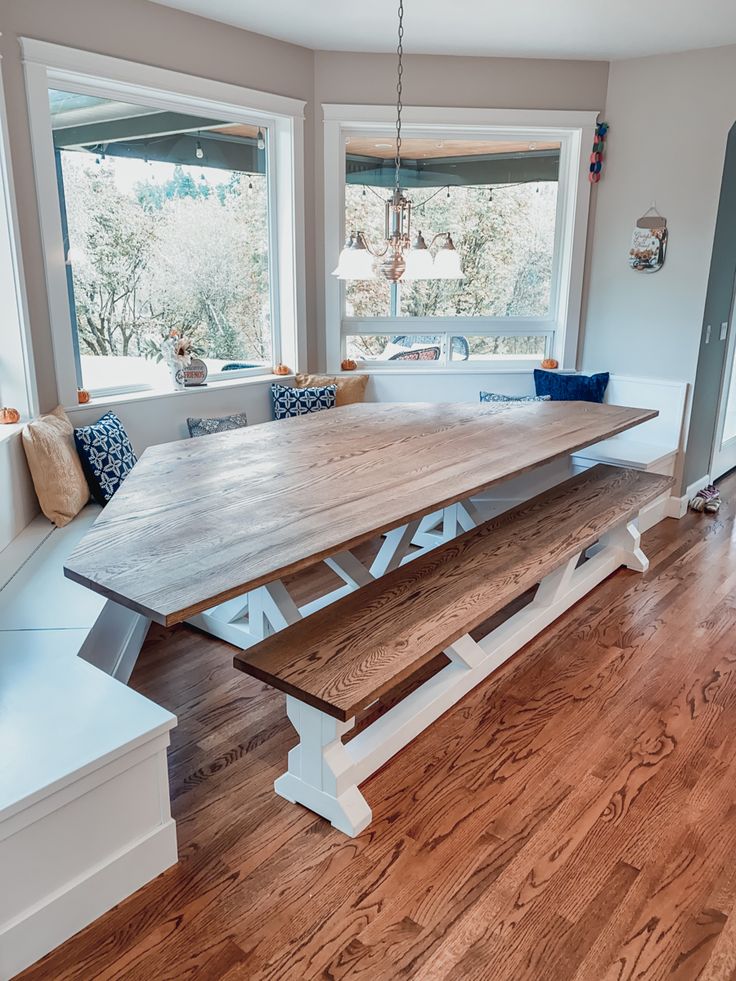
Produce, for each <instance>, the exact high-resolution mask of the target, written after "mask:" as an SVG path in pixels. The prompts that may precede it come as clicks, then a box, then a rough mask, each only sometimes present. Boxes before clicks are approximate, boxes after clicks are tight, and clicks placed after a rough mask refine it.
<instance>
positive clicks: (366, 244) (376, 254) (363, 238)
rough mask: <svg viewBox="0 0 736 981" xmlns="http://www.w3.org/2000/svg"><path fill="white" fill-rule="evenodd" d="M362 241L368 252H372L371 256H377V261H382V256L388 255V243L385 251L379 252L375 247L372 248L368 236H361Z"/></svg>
mask: <svg viewBox="0 0 736 981" xmlns="http://www.w3.org/2000/svg"><path fill="white" fill-rule="evenodd" d="M361 240H362V242H363V245H364V246H365V247H366V249H367V250H368V252H370V254H371V255H372V256H375V257H376V259H380V258H381V256H384V255H386V253H387V252H388V242H387V243H386V245H385V247H384V249H383V251H380V252H379V251H378V249H375V248H373V246H372V245H371V243H370V242H369V241H368V239H367V238H366V236H365V235H361Z"/></svg>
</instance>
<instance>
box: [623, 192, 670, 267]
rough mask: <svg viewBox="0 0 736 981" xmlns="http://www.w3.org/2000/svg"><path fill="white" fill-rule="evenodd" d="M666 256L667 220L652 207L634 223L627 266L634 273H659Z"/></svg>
mask: <svg viewBox="0 0 736 981" xmlns="http://www.w3.org/2000/svg"><path fill="white" fill-rule="evenodd" d="M666 254H667V219H666V218H664V217H663V216H662V215H660V213H659V212H658V211H657V209H656V207H655V206H654V205H652V206H651V208H649V209H648V210H647V211H645V212H644V214H643V215H642V216H641V218H639V219H638V221H637V222H636V228H635V229H634V234H633V235H632V236H631V248H630V249H629V265H630V266H631V268H632V269H634V270H635V271H636V272H647V273H654V272H659V270H660V269H661V268H662V266H663V265H664V260H665V256H666Z"/></svg>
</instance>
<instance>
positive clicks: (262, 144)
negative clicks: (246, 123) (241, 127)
mask: <svg viewBox="0 0 736 981" xmlns="http://www.w3.org/2000/svg"><path fill="white" fill-rule="evenodd" d="M256 145H257V146H258V149H259V150H265V149H266V137H265V136H264V134H263V130H262V129H259V130H258V136H257V137H256Z"/></svg>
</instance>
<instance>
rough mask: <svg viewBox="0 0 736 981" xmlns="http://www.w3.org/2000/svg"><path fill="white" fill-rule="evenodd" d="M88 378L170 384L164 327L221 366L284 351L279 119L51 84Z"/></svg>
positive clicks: (76, 313)
mask: <svg viewBox="0 0 736 981" xmlns="http://www.w3.org/2000/svg"><path fill="white" fill-rule="evenodd" d="M49 101H50V107H51V115H52V125H53V137H54V148H55V153H56V161H57V178H58V188H59V197H60V203H61V211H62V226H63V227H62V232H63V235H64V245H65V253H66V262H67V282H68V287H69V298H70V306H71V309H72V321H73V329H74V332H75V345H76V351H77V357H78V374H79V379H78V380H79V383H80V384H82V385H83V386H84V387H85V388H88V389H90V390H92V391H98V392H99V391H106V390H107V391H114V390H119V391H130V390H134V389H136V388H146V387H150V386H154V387H158V386H159V385H160V384H166V383H167V381H168V378H167V369H166V367H165V365H164V364H163V363H162V361H161V359H160V347H161V343H162V341H163V340H164V339H165V338H166V337H167V336H168V335H169V333H170V332H171V331H172V330H176V331H179V332H180V333H182V334H184V335H186V336H188V337H189V338H191V340H192V342H193V349H194V353H195V354H197V355H198V356H200V357H202V358H203V360H204V361H205V362H206V363H207V365H208V368H209V370H210V372H217V371H220V370H238V369H242V368H245V367H247V366H250V367H259V366H261V367H262V366H266V365H270V364H271V363H272V358H273V350H272V323H271V320H272V317H271V299H270V271H269V254H270V250H269V215H268V191H267V180H268V177H267V173H268V150H267V143H268V132H267V131H266V130H261V131H259V130H258V129H257V128H256V127H254V126H248V125H242V124H233V123H228V122H227V121H226V120H214V119H208V118H204V117H201V116H190V115H185V114H183V113H176V112H170V111H161V110H158V109H154V108H152V107H146V106H141V105H132V104H127V103H121V102H116V101H113V100H109V99H103V98H98V97H94V96H88V95H78V94H76V93H70V92H62V91H59V90H50V91H49Z"/></svg>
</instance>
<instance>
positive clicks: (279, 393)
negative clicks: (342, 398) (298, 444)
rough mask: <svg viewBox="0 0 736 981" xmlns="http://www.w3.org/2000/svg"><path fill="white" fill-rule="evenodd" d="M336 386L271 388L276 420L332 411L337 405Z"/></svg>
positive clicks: (279, 386) (282, 386)
mask: <svg viewBox="0 0 736 981" xmlns="http://www.w3.org/2000/svg"><path fill="white" fill-rule="evenodd" d="M336 392H337V386H336V385H323V386H320V387H319V388H290V387H289V386H288V385H272V386H271V402H272V404H273V417H274V419H289V418H290V417H291V416H303V415H306V413H308V412H319V411H320V410H321V409H332V408H333V407H334V405H335V393H336Z"/></svg>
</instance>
